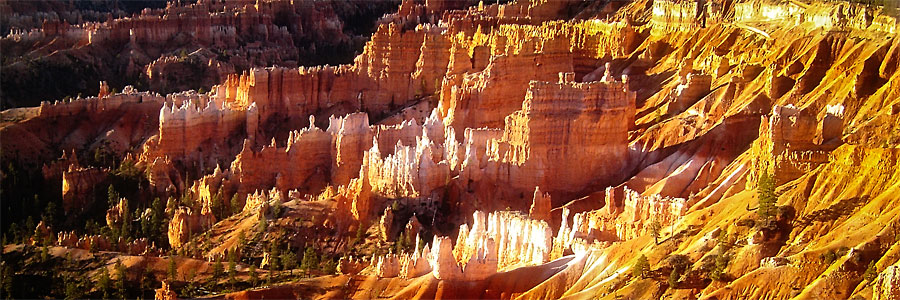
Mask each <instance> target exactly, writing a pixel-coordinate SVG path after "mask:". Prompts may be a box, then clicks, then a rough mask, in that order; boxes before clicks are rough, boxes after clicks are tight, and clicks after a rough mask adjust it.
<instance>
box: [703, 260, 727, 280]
mask: <svg viewBox="0 0 900 300" xmlns="http://www.w3.org/2000/svg"><path fill="white" fill-rule="evenodd" d="M730 260H731V257H730V256H729V255H728V254H722V255H719V256H717V257H716V265H715V267H714V268H713V269H712V270H711V271H710V272H709V274H708V275H707V276H709V278H710V279H712V280H716V281H724V280H725V279H726V274H725V268H727V267H728V262H729V261H730Z"/></svg>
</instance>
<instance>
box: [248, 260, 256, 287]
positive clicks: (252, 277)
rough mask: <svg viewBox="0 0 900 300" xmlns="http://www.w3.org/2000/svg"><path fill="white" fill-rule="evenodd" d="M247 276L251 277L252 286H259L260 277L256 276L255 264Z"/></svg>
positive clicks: (251, 265) (251, 266)
mask: <svg viewBox="0 0 900 300" xmlns="http://www.w3.org/2000/svg"><path fill="white" fill-rule="evenodd" d="M247 276H249V277H250V285H251V286H256V285H257V284H259V275H257V274H256V266H254V265H253V264H250V268H249V269H248V270H247Z"/></svg>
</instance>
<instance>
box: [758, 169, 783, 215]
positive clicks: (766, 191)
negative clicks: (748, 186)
mask: <svg viewBox="0 0 900 300" xmlns="http://www.w3.org/2000/svg"><path fill="white" fill-rule="evenodd" d="M756 192H757V194H758V197H759V209H757V211H756V213H757V215H759V217H760V218H762V219H764V218H768V217H771V216H772V215H774V214H775V202H776V201H778V196H776V195H775V178H774V176H772V174H769V173H764V174H762V175H760V177H759V183H758V184H757V186H756Z"/></svg>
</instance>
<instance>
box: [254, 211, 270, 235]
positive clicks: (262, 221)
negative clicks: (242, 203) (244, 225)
mask: <svg viewBox="0 0 900 300" xmlns="http://www.w3.org/2000/svg"><path fill="white" fill-rule="evenodd" d="M256 228H257V229H259V232H260V233H265V232H266V229H268V228H269V222H268V221H267V220H266V215H265V214H260V215H259V223H257V225H256Z"/></svg>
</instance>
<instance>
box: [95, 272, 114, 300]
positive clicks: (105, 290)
mask: <svg viewBox="0 0 900 300" xmlns="http://www.w3.org/2000/svg"><path fill="white" fill-rule="evenodd" d="M99 276H100V277H99V278H97V290H98V291H99V292H100V293H102V294H103V299H109V293H110V291H111V286H110V279H109V270H108V269H107V268H106V267H102V268H100V275H99Z"/></svg>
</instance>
